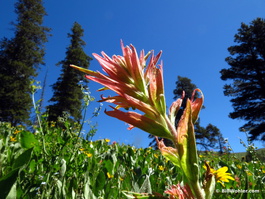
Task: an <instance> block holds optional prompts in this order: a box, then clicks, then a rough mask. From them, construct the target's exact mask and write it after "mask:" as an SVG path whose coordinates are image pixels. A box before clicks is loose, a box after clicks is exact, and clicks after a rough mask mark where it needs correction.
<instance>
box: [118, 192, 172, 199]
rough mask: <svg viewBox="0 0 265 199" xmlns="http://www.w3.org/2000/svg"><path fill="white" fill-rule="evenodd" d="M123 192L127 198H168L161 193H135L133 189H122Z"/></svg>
mask: <svg viewBox="0 0 265 199" xmlns="http://www.w3.org/2000/svg"><path fill="white" fill-rule="evenodd" d="M122 193H123V194H124V195H125V196H126V197H127V198H133V199H138V198H139V199H148V198H149V199H163V198H164V199H166V198H167V197H164V196H162V195H161V194H158V193H154V194H148V193H135V192H132V191H122Z"/></svg>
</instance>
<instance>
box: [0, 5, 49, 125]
mask: <svg viewBox="0 0 265 199" xmlns="http://www.w3.org/2000/svg"><path fill="white" fill-rule="evenodd" d="M15 13H16V14H17V16H18V17H17V21H16V23H14V26H15V34H14V35H15V36H14V38H11V39H7V38H3V39H2V40H1V41H0V85H1V87H0V121H5V122H11V124H12V125H17V124H23V123H29V117H30V110H31V107H32V101H31V97H30V91H31V88H30V84H31V82H32V79H33V78H34V77H36V76H37V74H38V72H37V70H38V69H39V67H40V65H42V64H44V62H43V59H44V54H45V51H44V43H45V42H47V37H48V32H49V31H50V29H49V28H47V27H44V26H42V23H43V18H44V16H45V15H46V12H45V9H44V7H43V3H42V1H41V0H19V1H18V2H17V3H16V4H15Z"/></svg>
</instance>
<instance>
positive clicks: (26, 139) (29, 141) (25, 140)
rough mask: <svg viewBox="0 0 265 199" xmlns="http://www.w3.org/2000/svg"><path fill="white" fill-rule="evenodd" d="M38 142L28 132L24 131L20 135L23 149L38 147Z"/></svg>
mask: <svg viewBox="0 0 265 199" xmlns="http://www.w3.org/2000/svg"><path fill="white" fill-rule="evenodd" d="M37 143H38V141H37V140H36V139H35V136H34V135H33V134H32V133H30V132H28V131H22V132H21V134H20V144H21V146H22V147H23V148H26V149H29V148H32V147H34V146H36V145H37Z"/></svg>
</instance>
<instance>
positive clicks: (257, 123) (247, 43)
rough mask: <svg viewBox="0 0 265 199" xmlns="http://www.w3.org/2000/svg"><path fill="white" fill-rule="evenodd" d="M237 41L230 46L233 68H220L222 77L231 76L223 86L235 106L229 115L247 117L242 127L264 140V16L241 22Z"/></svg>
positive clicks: (230, 62)
mask: <svg viewBox="0 0 265 199" xmlns="http://www.w3.org/2000/svg"><path fill="white" fill-rule="evenodd" d="M234 41H235V42H236V43H238V45H234V46H231V47H229V48H228V51H229V52H230V54H231V56H229V57H227V58H226V62H227V63H228V64H229V65H230V68H228V69H222V70H221V71H220V73H221V79H222V80H232V83H230V84H226V85H225V86H224V94H225V95H226V96H229V97H232V99H231V100H230V101H231V102H232V106H233V108H234V111H233V112H231V113H230V114H229V116H230V117H231V118H232V119H243V120H245V121H247V123H246V124H245V125H243V126H242V127H241V128H240V130H241V131H247V132H249V134H250V135H251V136H250V139H251V140H255V139H261V140H263V141H265V114H264V113H265V20H264V19H261V18H257V19H255V20H253V21H252V22H251V23H250V25H247V24H245V23H242V24H241V27H240V28H239V29H238V33H237V34H236V35H235V40H234Z"/></svg>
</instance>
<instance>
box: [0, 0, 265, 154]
mask: <svg viewBox="0 0 265 199" xmlns="http://www.w3.org/2000/svg"><path fill="white" fill-rule="evenodd" d="M15 2H16V1H14V0H8V1H1V3H0V27H1V29H0V38H2V37H4V36H5V37H12V36H13V31H12V26H11V25H10V22H11V21H15V20H16V15H15V14H14V12H13V11H14V3H15ZM44 6H45V8H46V12H47V13H48V16H46V17H45V19H44V20H45V21H44V25H46V26H48V27H50V28H52V32H51V34H52V35H53V36H52V37H50V38H49V42H48V43H47V44H46V56H45V62H46V66H43V67H42V70H41V71H40V75H39V77H38V79H37V80H40V81H43V76H44V72H45V71H46V69H48V70H49V73H48V82H47V85H49V87H47V88H46V92H45V103H46V105H47V101H48V100H49V99H50V98H51V96H52V91H51V88H50V85H52V84H53V83H55V82H56V80H57V78H58V77H59V74H60V68H59V67H57V66H55V64H56V63H57V62H59V61H61V60H63V59H64V58H65V52H66V47H67V46H68V45H69V44H70V40H69V38H67V33H70V29H71V28H72V25H73V23H74V22H75V21H76V22H78V23H80V24H81V25H82V27H83V29H84V30H85V32H84V34H85V35H84V37H83V40H84V41H85V42H86V43H87V46H86V47H85V52H86V53H87V54H88V55H90V56H92V55H91V54H92V53H94V52H95V53H98V54H100V52H101V51H105V52H106V53H107V54H108V55H109V56H111V55H113V54H121V49H120V39H122V40H123V41H124V43H125V44H126V45H129V44H133V45H134V46H135V47H136V48H137V50H138V52H139V51H140V50H142V49H145V51H146V52H147V51H149V50H154V51H155V53H158V52H159V51H160V50H162V51H163V54H162V60H163V62H164V80H165V90H166V99H167V105H168V106H170V104H171V103H172V102H173V97H174V95H173V90H174V88H175V82H176V80H177V76H179V75H180V76H184V77H188V78H190V79H191V80H192V82H193V83H194V84H196V85H197V86H198V87H199V88H200V89H201V90H202V91H203V93H204V95H205V103H204V105H205V107H206V109H204V110H202V112H201V114H200V118H201V124H202V125H203V126H206V125H207V124H208V123H212V124H213V125H216V126H217V127H218V128H219V129H220V130H221V132H222V134H223V137H224V138H228V139H229V142H230V144H231V146H232V148H233V150H234V151H235V152H240V151H245V149H244V147H243V146H242V144H240V140H239V137H240V138H242V139H243V140H244V141H245V142H246V136H245V134H244V133H242V132H239V130H238V128H239V127H240V126H242V125H243V124H244V121H241V120H232V119H230V118H229V117H228V114H229V112H231V111H233V109H232V106H231V103H230V102H229V98H228V97H225V96H224V95H223V86H224V84H225V83H226V82H224V81H222V80H221V79H220V73H219V71H220V70H221V69H223V68H228V67H229V66H228V65H227V64H226V62H225V61H224V59H225V58H226V57H227V56H229V53H228V51H227V48H228V47H229V46H231V45H234V42H233V40H234V35H235V34H236V33H237V29H238V28H239V27H240V24H241V22H244V23H247V24H248V23H250V22H251V21H252V20H254V19H255V18H257V17H261V18H265V12H264V8H265V1H263V0H252V1H249V0H232V1H231V0H222V1H221V0H219V1H217V0H215V1H213V0H201V1H198V0H186V1H180V0H165V1H160V0H152V1H151V0H134V1H128V0H115V1H107V0H98V1H93V0H64V1H63V0H56V1H48V0H46V1H44ZM90 69H92V70H100V66H99V64H98V63H97V61H96V60H95V59H94V60H93V61H92V62H91V67H90ZM89 87H90V91H91V95H92V96H94V97H95V98H96V99H99V98H100V97H99V96H100V95H101V94H104V93H102V92H100V93H99V92H97V91H96V90H97V89H98V88H101V86H100V85H98V84H96V83H93V82H90V83H89ZM113 95H114V94H113ZM108 105H109V104H107V103H104V104H103V110H104V109H110V108H109V107H108ZM97 106H98V103H97V102H93V103H92V104H91V107H90V108H89V111H88V112H89V114H88V115H87V118H89V117H90V116H91V113H92V112H93V109H94V107H97ZM92 122H97V123H98V127H97V129H98V132H97V134H96V135H95V137H94V139H102V138H109V139H111V141H118V142H120V143H125V144H131V145H135V146H137V147H147V146H148V144H149V142H150V141H151V140H150V139H148V138H147V137H148V134H147V133H145V132H143V131H141V130H138V129H133V130H131V131H128V130H127V126H126V124H124V122H122V121H119V120H117V119H115V118H111V117H108V116H107V115H105V114H104V112H103V111H101V113H100V115H99V116H98V117H97V118H94V119H93V120H92ZM254 143H255V145H256V146H257V147H259V148H260V147H262V143H260V142H254Z"/></svg>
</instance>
